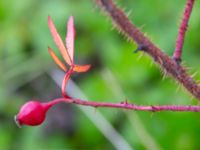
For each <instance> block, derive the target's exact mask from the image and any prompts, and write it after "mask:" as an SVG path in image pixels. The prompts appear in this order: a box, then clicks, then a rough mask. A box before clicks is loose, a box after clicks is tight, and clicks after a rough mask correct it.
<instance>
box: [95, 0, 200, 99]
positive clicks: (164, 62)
mask: <svg viewBox="0 0 200 150" xmlns="http://www.w3.org/2000/svg"><path fill="white" fill-rule="evenodd" d="M96 2H97V4H98V5H99V6H100V7H101V8H103V10H105V11H106V12H107V13H108V14H109V16H110V17H111V18H112V20H113V22H114V23H115V25H117V27H118V28H119V30H120V31H122V32H123V33H124V34H125V35H126V36H128V38H129V39H132V40H133V41H134V42H136V43H137V44H138V47H142V51H144V52H146V53H147V54H149V55H150V56H151V57H152V58H153V60H154V61H155V62H156V63H157V64H158V65H159V66H160V68H161V69H162V70H163V71H164V72H166V73H167V74H168V75H171V76H172V77H173V78H174V79H175V80H176V81H178V82H179V83H180V84H181V85H183V86H184V87H185V88H186V89H187V90H188V91H189V92H190V93H191V94H192V95H193V96H194V97H196V98H197V99H198V100H200V86H199V85H198V83H197V82H196V81H195V80H194V79H193V78H192V77H190V75H189V74H188V73H187V72H186V69H185V68H184V67H183V66H181V65H180V64H178V63H177V62H176V61H174V60H173V59H172V58H170V57H169V56H167V55H166V54H165V53H164V52H162V51H161V49H160V48H158V47H157V46H156V45H155V44H154V43H153V42H151V41H150V40H149V38H148V37H146V36H145V35H144V33H142V32H141V31H140V30H139V29H138V28H137V27H136V26H135V25H134V24H132V23H131V21H130V20H129V19H128V17H127V16H126V15H125V14H124V12H123V11H122V10H121V9H120V8H118V7H117V6H116V5H115V4H114V3H113V1H112V0H96Z"/></svg>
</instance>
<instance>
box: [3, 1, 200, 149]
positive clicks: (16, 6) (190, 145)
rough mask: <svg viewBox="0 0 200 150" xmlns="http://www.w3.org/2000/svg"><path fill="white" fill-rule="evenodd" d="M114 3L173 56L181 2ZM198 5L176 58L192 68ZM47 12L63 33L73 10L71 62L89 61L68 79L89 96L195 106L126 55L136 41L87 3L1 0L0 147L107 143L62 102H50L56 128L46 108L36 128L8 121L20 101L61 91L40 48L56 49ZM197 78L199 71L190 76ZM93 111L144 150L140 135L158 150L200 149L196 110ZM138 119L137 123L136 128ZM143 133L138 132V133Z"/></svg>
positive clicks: (144, 61)
mask: <svg viewBox="0 0 200 150" xmlns="http://www.w3.org/2000/svg"><path fill="white" fill-rule="evenodd" d="M118 3H119V5H120V6H122V7H123V8H125V11H127V12H128V11H129V10H131V12H132V13H131V14H130V16H129V17H130V19H131V20H132V21H133V22H134V23H135V24H136V25H137V26H138V27H139V28H141V30H142V31H144V32H145V33H147V35H148V36H149V37H150V38H151V39H152V41H154V42H155V43H156V44H157V45H158V46H160V47H161V48H162V49H163V50H164V51H165V52H166V53H167V54H169V55H172V53H173V49H174V45H175V39H176V35H177V28H178V24H179V22H180V16H181V13H182V10H183V7H184V3H185V1H181V0H176V1H162V0H129V1H128V0H127V1H118ZM199 7H200V3H199V1H196V5H195V7H194V11H193V13H192V17H191V20H190V23H189V28H188V30H189V32H187V36H186V42H185V46H184V52H183V62H184V63H185V64H187V66H190V67H189V68H191V69H190V72H191V73H194V72H196V71H198V70H199V69H200V68H199V58H200V53H199V49H200V45H199V43H200V42H199V31H200V21H199ZM48 15H51V16H52V18H53V20H54V22H55V24H56V26H57V28H58V31H59V32H60V34H61V35H62V37H63V38H64V36H65V34H66V23H67V20H68V17H69V16H70V15H73V16H74V18H75V26H76V42H75V57H76V58H75V59H76V62H78V63H79V62H84V63H90V64H92V66H93V67H92V69H91V70H90V71H89V72H88V73H86V74H79V75H77V76H73V79H74V80H75V81H76V82H77V83H78V85H79V86H80V87H81V89H82V91H83V92H84V93H85V94H86V95H87V96H88V98H89V100H95V101H110V102H120V101H124V100H125V99H127V100H128V101H129V102H132V103H136V104H141V105H142V104H144V105H153V104H156V105H159V104H183V105H188V104H189V105H190V104H197V102H196V101H195V100H191V99H192V98H191V97H190V95H189V94H188V93H186V92H185V90H183V89H182V88H179V90H177V88H178V87H179V85H177V84H176V83H175V82H174V81H173V80H172V79H170V78H168V77H167V78H164V79H163V73H162V72H160V71H159V68H158V67H157V66H156V65H155V64H152V60H151V59H150V58H149V57H148V56H146V55H144V56H142V57H141V58H140V55H141V53H136V54H134V53H132V52H133V50H134V49H135V48H136V45H134V44H132V43H130V42H128V41H127V40H126V39H125V38H123V36H121V35H120V34H118V32H117V31H116V30H112V23H111V21H110V20H109V19H108V17H106V16H105V15H103V14H102V13H101V12H100V11H99V10H98V9H97V8H96V6H95V4H94V3H92V2H91V1H87V2H80V1H79V0H65V1H63V0H58V1H50V0H45V1H39V0H20V1H15V0H10V1H0V28H1V30H0V99H1V101H0V122H1V123H0V133H1V134H0V148H1V149H5V150H6V149H8V150H9V149H22V150H23V149H24V150H32V149H96V150H100V149H114V147H113V145H112V144H111V143H110V142H109V141H108V140H107V139H106V138H105V137H104V136H103V134H102V133H101V132H100V131H99V130H98V127H96V126H95V125H93V123H92V122H91V121H90V120H89V119H88V118H87V117H86V116H85V115H84V114H83V113H82V111H78V110H77V107H75V106H73V107H70V108H68V109H69V110H67V113H68V115H66V114H65V113H63V112H62V111H61V110H60V109H59V108H58V109H56V108H55V109H56V110H55V111H53V112H56V111H58V113H57V116H56V117H55V118H57V119H58V120H59V119H60V120H59V121H58V122H57V125H56V126H52V124H50V122H54V121H55V120H54V119H55V118H53V117H51V116H50V114H49V115H48V116H47V118H48V120H47V122H46V123H45V124H44V125H42V126H41V127H34V128H32V127H23V128H21V129H18V128H17V127H16V126H15V124H14V121H13V116H14V115H15V114H16V113H17V111H18V109H19V107H20V105H21V104H22V103H24V102H25V101H26V100H28V99H32V98H37V99H44V100H51V99H53V97H58V96H60V90H59V89H58V87H56V85H55V84H53V80H52V79H51V78H49V72H50V71H51V70H53V69H56V66H55V65H54V63H53V61H52V59H51V57H50V56H49V54H48V52H47V46H51V47H52V48H53V49H54V50H55V51H57V48H56V45H55V44H54V42H53V39H52V37H51V35H50V32H49V29H48V26H47V16H48ZM196 78H197V79H199V78H200V76H199V75H198V74H197V75H196ZM73 110H75V111H73ZM97 110H99V111H100V112H101V113H102V114H104V116H105V117H106V118H107V119H108V120H109V122H110V123H111V124H112V125H113V126H114V127H115V128H116V130H117V131H118V132H119V133H120V134H121V135H122V137H123V138H124V139H125V140H126V141H127V142H128V143H129V145H131V146H132V147H133V148H134V149H138V150H143V149H149V148H151V146H152V145H151V143H150V142H149V141H145V142H144V141H143V138H145V137H146V135H147V134H148V135H149V136H150V137H151V140H152V141H154V142H155V143H156V145H157V149H159V147H161V148H162V149H166V150H168V149H176V150H192V149H198V148H199V147H200V144H199V141H198V139H199V138H200V134H199V132H200V122H199V114H198V113H174V112H161V113H155V114H152V113H151V112H132V111H124V110H115V109H107V108H98V109H97ZM94 113H95V110H94ZM134 116H137V118H139V120H138V119H136V117H134ZM70 118H71V119H70ZM130 118H132V119H133V120H132V121H131V119H130ZM72 120H73V121H72ZM139 123H142V126H143V127H144V128H139V127H138V126H137V125H138V124H139ZM49 126H52V127H51V128H49ZM47 129H48V130H47ZM142 133H145V134H144V135H143V138H142V137H141V136H140V134H142Z"/></svg>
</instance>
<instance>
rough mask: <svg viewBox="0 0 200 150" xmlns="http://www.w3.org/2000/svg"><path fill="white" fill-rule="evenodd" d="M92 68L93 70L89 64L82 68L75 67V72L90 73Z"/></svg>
mask: <svg viewBox="0 0 200 150" xmlns="http://www.w3.org/2000/svg"><path fill="white" fill-rule="evenodd" d="M90 68H91V65H89V64H88V65H82V66H80V65H74V68H73V71H75V72H79V73H81V72H86V71H88V70H89V69H90Z"/></svg>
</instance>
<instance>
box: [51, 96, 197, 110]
mask: <svg viewBox="0 0 200 150" xmlns="http://www.w3.org/2000/svg"><path fill="white" fill-rule="evenodd" d="M60 102H66V103H73V104H78V105H84V106H91V107H95V108H98V107H109V108H122V109H129V110H137V111H152V112H158V111H178V112H182V111H184V112H185V111H190V112H200V106H183V105H182V106H180V105H152V106H145V105H135V104H130V103H128V102H127V101H123V102H121V103H110V102H95V101H85V100H81V99H74V98H57V99H54V100H53V101H51V104H52V105H54V104H56V103H60Z"/></svg>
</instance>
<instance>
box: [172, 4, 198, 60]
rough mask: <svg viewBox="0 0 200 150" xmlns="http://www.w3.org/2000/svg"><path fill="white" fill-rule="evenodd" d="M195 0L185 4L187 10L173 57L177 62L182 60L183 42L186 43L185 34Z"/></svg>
mask: <svg viewBox="0 0 200 150" xmlns="http://www.w3.org/2000/svg"><path fill="white" fill-rule="evenodd" d="M194 2H195V0H187V3H186V5H185V10H184V13H183V18H182V21H181V24H180V27H179V32H178V37H177V40H176V48H175V51H174V54H173V59H174V60H176V61H177V62H180V61H181V55H182V49H183V44H184V39H185V34H186V31H187V27H188V22H189V19H190V15H191V12H192V8H193V5H194Z"/></svg>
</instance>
